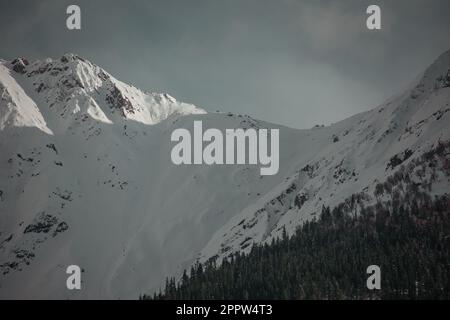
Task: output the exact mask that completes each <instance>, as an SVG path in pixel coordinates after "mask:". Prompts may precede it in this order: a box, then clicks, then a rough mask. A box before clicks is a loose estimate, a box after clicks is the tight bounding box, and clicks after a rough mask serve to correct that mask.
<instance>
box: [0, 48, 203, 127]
mask: <svg viewBox="0 0 450 320" xmlns="http://www.w3.org/2000/svg"><path fill="white" fill-rule="evenodd" d="M2 65H3V66H4V67H7V68H9V70H11V72H14V73H16V74H17V75H22V76H21V77H18V78H19V79H20V84H21V85H22V86H23V87H26V89H27V90H26V92H27V94H28V95H29V96H30V98H31V99H32V100H39V102H38V103H37V104H38V106H39V107H40V112H41V113H42V116H43V117H44V118H49V122H57V124H56V126H57V127H59V129H66V128H67V127H69V126H70V124H72V123H73V121H74V118H76V117H78V118H79V117H84V116H85V115H86V116H89V117H92V118H93V119H95V120H97V121H102V122H105V123H116V122H119V123H120V122H121V121H123V120H124V119H128V120H134V121H137V122H140V123H144V124H156V123H159V122H160V121H162V120H165V119H167V118H168V117H170V116H171V115H175V114H178V115H186V114H202V113H205V111H204V110H203V109H200V108H197V107H195V106H193V105H191V104H187V103H183V102H179V101H177V100H176V99H175V98H173V97H171V96H170V95H168V94H165V93H149V92H144V91H141V90H139V89H138V88H136V87H134V86H130V85H127V84H125V83H123V82H121V81H119V80H117V79H116V78H114V77H113V76H111V75H110V74H109V73H108V72H106V71H105V70H104V69H102V68H100V67H98V66H97V65H95V64H92V63H91V62H90V61H88V60H86V59H83V58H81V57H79V56H77V55H75V54H65V55H63V56H62V57H61V58H60V59H58V60H53V59H50V58H49V59H45V60H43V61H40V60H37V61H34V62H29V61H28V60H27V59H25V58H17V59H14V60H13V61H11V62H3V63H2ZM17 108H19V109H20V106H18V107H17ZM51 110H53V113H52V114H49V111H51ZM19 112H21V111H19ZM23 112H24V113H25V112H26V111H23ZM58 116H59V117H62V118H64V119H65V121H63V122H65V125H64V126H62V127H61V123H60V122H61V120H60V119H55V118H59V117H58ZM50 119H51V120H50ZM50 125H51V124H50ZM56 131H58V130H56Z"/></svg>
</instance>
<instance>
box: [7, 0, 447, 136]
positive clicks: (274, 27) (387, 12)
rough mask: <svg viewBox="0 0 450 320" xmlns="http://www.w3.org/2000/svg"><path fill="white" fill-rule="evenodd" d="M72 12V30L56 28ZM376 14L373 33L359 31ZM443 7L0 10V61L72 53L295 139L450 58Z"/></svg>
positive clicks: (287, 1) (98, 5)
mask: <svg viewBox="0 0 450 320" xmlns="http://www.w3.org/2000/svg"><path fill="white" fill-rule="evenodd" d="M69 4H78V5H79V6H80V7H81V13H82V30H80V31H69V30H67V29H66V27H65V20H66V18H67V15H66V13H65V11H66V8H67V6H68V5H69ZM369 4H378V5H379V6H380V7H381V10H382V11H381V13H382V30H380V31H369V30H367V29H366V27H365V21H366V18H367V14H366V8H367V6H368V5H369ZM449 12H450V1H448V0H428V1H427V0H391V1H379V0H371V1H366V0H342V1H337V0H335V1H325V0H322V1H320V0H310V1H302V0H270V1H269V0H201V1H199V0H176V1H175V0H161V1H152V0H147V1H144V0H143V1H133V0H132V1H130V0H128V1H99V0H90V1H78V0H71V1H65V0H63V1H35V0H29V1H24V0H0V39H1V42H0V58H3V59H13V58H14V57H17V56H25V57H28V58H30V59H41V58H45V57H53V58H58V57H60V56H61V55H62V54H63V53H65V52H74V53H77V54H79V55H81V56H83V57H85V58H87V59H89V60H91V61H92V62H94V63H96V64H98V65H100V66H101V67H103V68H105V69H106V70H107V71H108V72H110V73H111V74H112V75H114V76H115V77H117V78H118V79H120V80H122V81H124V82H127V83H130V84H133V85H135V86H137V87H139V88H142V89H145V90H150V91H159V92H167V93H169V94H171V95H173V96H174V97H175V98H177V99H178V100H182V101H186V102H190V103H194V104H196V105H198V106H200V107H203V108H205V109H206V110H209V111H215V110H221V111H231V112H239V113H245V114H249V115H252V116H254V117H256V118H259V119H264V120H268V121H271V122H275V123H280V124H285V125H289V126H292V127H297V128H308V127H312V126H313V125H315V124H329V123H331V122H335V121H338V120H341V119H343V118H345V117H347V116H350V115H352V114H354V113H356V112H359V111H364V110H367V109H370V108H372V107H375V106H376V105H378V104H380V103H382V102H383V100H384V99H386V98H388V97H389V96H391V95H392V94H395V93H397V92H398V91H399V90H401V89H402V88H404V87H405V86H406V85H407V84H408V83H409V82H410V81H411V80H412V79H413V78H414V77H415V76H416V75H417V74H418V73H419V72H421V71H422V70H423V69H424V68H426V66H428V65H429V64H430V63H431V62H432V61H433V60H434V59H435V58H436V57H437V56H438V55H439V54H440V53H442V52H443V51H445V50H448V49H450V18H449Z"/></svg>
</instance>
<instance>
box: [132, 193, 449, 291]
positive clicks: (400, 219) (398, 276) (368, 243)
mask: <svg viewBox="0 0 450 320" xmlns="http://www.w3.org/2000/svg"><path fill="white" fill-rule="evenodd" d="M402 200H405V199H402ZM392 204H394V205H392ZM374 264H375V265H378V266H380V268H381V290H376V289H375V290H369V289H367V286H366V280H367V278H368V277H369V275H368V274H366V269H367V267H368V266H369V265H374ZM449 268H450V198H449V197H448V196H442V197H435V198H434V199H432V198H431V197H430V196H424V194H423V193H421V196H420V197H408V202H407V203H406V202H405V201H395V202H393V203H392V202H390V203H389V204H387V205H383V204H381V203H377V204H376V205H375V206H372V207H367V208H364V209H362V210H361V212H360V214H358V215H350V214H348V213H346V212H345V211H344V210H343V208H342V206H341V207H340V206H338V207H336V208H335V209H333V210H330V208H328V207H323V208H322V213H321V216H320V218H319V219H318V220H314V221H311V222H307V223H305V224H304V225H302V226H301V227H300V228H299V229H298V230H297V231H296V233H295V234H294V235H293V236H292V237H290V238H289V237H287V235H286V233H285V232H284V233H283V236H282V237H281V238H280V239H278V240H273V241H272V243H271V244H264V245H258V244H255V245H254V246H253V248H252V250H251V252H250V253H249V254H248V255H243V254H235V255H233V256H232V257H231V258H229V259H228V260H224V261H223V263H221V264H220V265H219V266H218V265H216V262H215V261H210V262H208V263H207V264H205V265H201V264H197V265H196V266H194V267H192V268H191V270H190V273H189V274H188V273H187V272H186V271H185V272H184V274H183V276H182V278H181V280H180V281H175V278H170V279H167V280H166V286H165V288H164V291H163V292H160V293H157V294H154V295H153V296H149V295H143V296H141V297H140V298H141V299H450V272H449Z"/></svg>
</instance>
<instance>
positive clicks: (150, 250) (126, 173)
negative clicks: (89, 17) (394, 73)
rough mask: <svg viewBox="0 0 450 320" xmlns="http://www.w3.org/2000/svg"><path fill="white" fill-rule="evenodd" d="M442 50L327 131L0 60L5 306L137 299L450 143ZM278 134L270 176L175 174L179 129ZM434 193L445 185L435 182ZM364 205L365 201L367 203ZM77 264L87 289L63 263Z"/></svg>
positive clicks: (79, 69) (0, 261)
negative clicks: (397, 90) (76, 286)
mask: <svg viewBox="0 0 450 320" xmlns="http://www.w3.org/2000/svg"><path fill="white" fill-rule="evenodd" d="M449 70H450V53H449V52H447V53H445V54H444V55H442V56H441V57H440V58H439V59H438V60H437V61H436V62H435V63H433V65H432V66H431V67H430V68H428V69H427V71H426V72H425V73H424V75H423V76H422V77H420V80H419V81H418V82H417V83H415V84H414V85H413V86H412V87H411V88H410V89H408V90H406V92H405V93H403V94H401V95H399V96H398V97H395V98H393V99H391V100H390V101H388V102H386V103H385V104H383V105H382V106H379V107H377V108H375V109H374V110H371V111H369V112H366V113H362V114H358V115H356V116H354V117H352V118H349V119H347V120H344V121H341V122H339V123H336V124H334V125H332V126H329V127H317V128H313V129H311V130H294V129H290V128H286V127H281V126H277V125H274V124H270V123H265V122H261V121H258V120H254V119H252V118H250V117H248V116H242V115H233V114H206V113H205V112H204V111H203V110H202V109H199V108H196V107H195V106H192V105H189V104H185V103H181V102H178V101H176V100H175V99H174V98H172V97H170V96H168V95H165V94H151V93H145V92H142V91H140V90H139V89H136V88H134V87H132V86H128V85H126V84H124V83H122V82H120V81H118V80H116V79H115V78H113V77H112V76H111V75H109V74H108V73H107V72H106V71H104V70H103V69H101V68H99V67H98V66H96V65H94V64H92V63H90V62H89V61H87V60H84V59H82V58H80V57H78V56H76V55H72V54H67V55H64V56H63V57H62V58H61V59H59V60H50V59H49V60H46V61H36V62H34V63H31V64H30V63H28V61H27V60H26V59H16V60H14V61H13V62H1V63H0V92H1V100H0V150H2V152H1V153H0V297H1V298H13V297H22V298H99V297H101V298H136V297H137V296H138V294H139V293H141V292H148V291H149V290H150V291H151V290H155V289H158V288H159V287H160V286H161V284H162V282H163V281H164V277H165V276H167V275H173V274H177V273H179V272H180V271H181V270H182V269H183V268H186V267H188V266H189V265H190V264H191V263H192V262H194V261H195V260H197V259H199V260H200V261H205V260H207V259H209V258H211V257H215V256H217V257H220V258H222V257H225V256H227V255H229V254H231V253H232V252H235V251H237V250H244V251H247V250H250V248H251V246H252V243H254V242H261V241H268V240H270V239H271V238H272V237H274V236H277V235H278V234H279V233H280V232H281V229H282V227H283V226H286V228H287V230H288V232H290V233H292V232H293V230H294V228H295V227H296V226H297V225H299V224H300V223H302V222H303V221H306V220H307V219H311V218H312V217H314V214H315V213H316V212H318V211H320V209H321V207H322V205H330V206H333V205H334V204H338V203H340V202H342V201H343V200H345V199H346V198H348V197H349V196H351V195H352V194H355V193H359V192H360V191H362V190H367V191H370V190H373V189H374V188H375V186H376V184H377V183H378V182H382V181H384V180H385V179H386V177H387V176H389V175H390V174H392V173H393V172H394V171H395V170H398V169H399V167H400V166H401V165H399V164H400V163H402V164H404V165H406V164H408V162H410V161H412V160H413V159H414V158H416V157H418V156H419V155H421V154H423V153H424V152H426V151H427V150H429V149H431V148H432V147H435V146H436V145H437V144H438V142H439V141H447V140H449V138H450V129H449V126H448V123H449V114H450V113H449V112H448V111H449V110H450V105H449V104H450V88H449V83H450V73H449ZM195 120H202V121H203V126H204V127H205V128H218V129H225V128H250V127H254V128H255V127H256V128H279V129H280V171H279V173H278V174H277V175H274V176H260V172H259V167H258V166H246V165H236V166H231V165H224V166H204V165H192V166H175V165H173V164H172V162H171V159H170V151H171V147H172V145H173V144H172V143H171V142H170V135H171V133H172V131H173V130H174V129H176V128H180V127H183V128H188V129H192V127H193V122H194V121H195ZM437 175H438V177H437V178H436V179H435V183H434V184H433V192H434V193H436V194H438V193H445V192H448V191H449V190H448V189H449V186H450V183H449V181H448V177H446V176H445V175H444V174H440V173H439V172H438V173H437ZM365 201H367V202H370V201H373V199H366V200H365ZM71 264H77V265H79V266H80V267H82V268H83V276H82V281H83V282H82V290H79V291H77V290H74V291H69V290H67V289H66V286H65V283H66V277H67V275H66V273H65V269H66V267H67V266H68V265H71Z"/></svg>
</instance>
